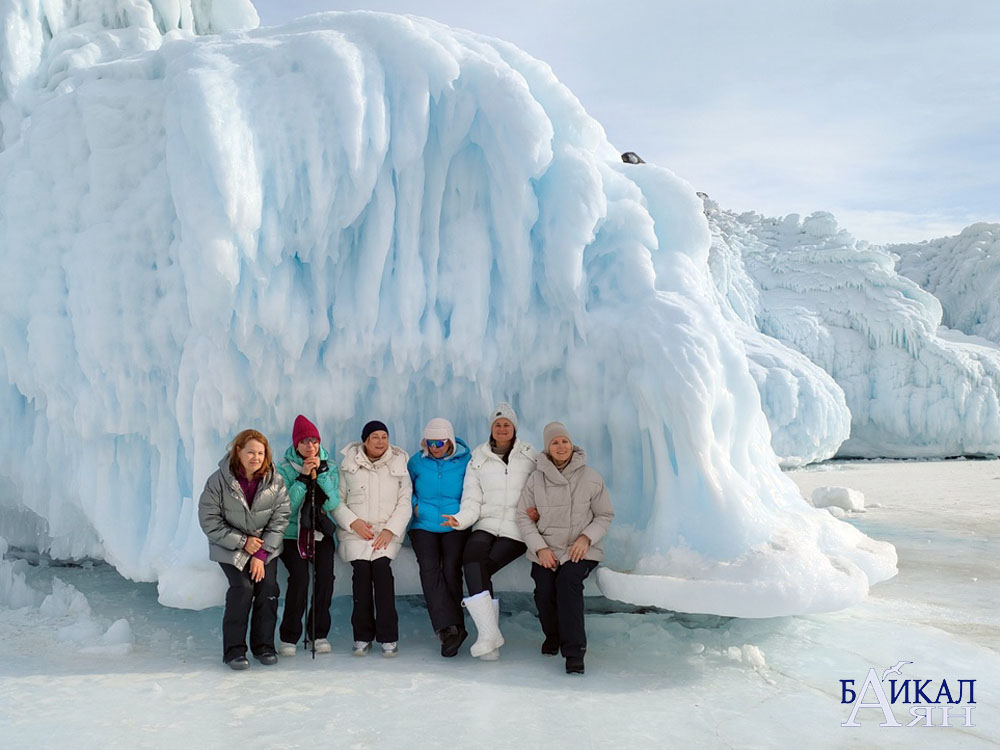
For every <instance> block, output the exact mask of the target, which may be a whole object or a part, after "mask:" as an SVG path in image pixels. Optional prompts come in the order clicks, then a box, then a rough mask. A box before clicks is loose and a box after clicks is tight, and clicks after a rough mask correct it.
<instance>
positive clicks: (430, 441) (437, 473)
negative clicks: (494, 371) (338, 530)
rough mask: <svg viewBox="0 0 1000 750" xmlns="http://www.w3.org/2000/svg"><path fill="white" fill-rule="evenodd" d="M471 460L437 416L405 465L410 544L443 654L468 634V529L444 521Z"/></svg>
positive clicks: (447, 424)
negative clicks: (465, 570) (465, 583)
mask: <svg viewBox="0 0 1000 750" xmlns="http://www.w3.org/2000/svg"><path fill="white" fill-rule="evenodd" d="M470 457H471V454H470V453H469V446H468V445H466V444H465V442H464V441H462V440H461V439H459V438H456V437H455V429H454V428H453V427H452V426H451V422H449V421H448V420H447V419H441V418H435V419H432V420H431V421H430V422H428V423H427V426H426V427H425V428H424V437H423V440H421V441H420V451H419V452H418V453H416V454H414V455H413V457H412V458H411V459H410V461H409V463H408V464H407V468H408V469H409V471H410V479H411V480H412V481H413V523H412V524H411V526H410V544H411V545H412V546H413V552H414V554H416V556H417V564H418V565H419V566H420V585H421V587H422V588H423V590H424V601H426V603H427V611H428V613H429V614H430V616H431V625H432V626H433V628H434V632H435V633H437V636H438V639H439V640H440V641H441V656H449V657H450V656H454V655H455V654H457V653H458V649H459V646H461V645H462V641H464V640H465V639H466V638H467V637H468V635H469V633H468V631H466V629H465V617H464V615H463V613H462V554H463V552H464V551H465V541H466V539H468V537H469V531H468V529H466V530H464V531H458V530H457V529H453V528H450V527H449V526H447V525H445V524H443V523H442V522H441V521H442V518H443V517H444V516H450V515H454V514H455V513H457V512H458V507H459V505H460V503H461V500H462V485H463V483H464V481H465V467H466V466H467V465H468V463H469V458H470Z"/></svg>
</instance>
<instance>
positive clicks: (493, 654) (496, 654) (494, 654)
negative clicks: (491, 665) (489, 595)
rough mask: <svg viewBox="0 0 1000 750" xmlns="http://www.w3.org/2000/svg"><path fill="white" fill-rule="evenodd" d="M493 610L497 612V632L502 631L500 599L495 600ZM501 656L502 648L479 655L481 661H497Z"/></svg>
mask: <svg viewBox="0 0 1000 750" xmlns="http://www.w3.org/2000/svg"><path fill="white" fill-rule="evenodd" d="M493 611H494V612H496V613H497V632H498V633H499V632H500V600H499V599H494V600H493ZM500 641H501V643H502V642H503V636H502V635H501V636H500ZM499 658H500V649H499V648H495V649H493V650H492V651H487V652H486V653H485V654H483V655H482V656H480V657H479V660H480V661H496V660H497V659H499Z"/></svg>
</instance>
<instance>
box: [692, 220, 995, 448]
mask: <svg viewBox="0 0 1000 750" xmlns="http://www.w3.org/2000/svg"><path fill="white" fill-rule="evenodd" d="M706 205H707V210H708V216H709V221H710V223H711V224H712V225H713V226H714V227H715V228H716V232H717V236H718V237H720V238H722V241H723V243H724V244H725V245H726V246H727V247H729V248H730V249H733V250H735V251H736V252H737V253H738V255H739V256H740V257H741V258H742V261H743V264H744V267H745V269H746V271H747V273H748V274H749V276H750V277H751V278H752V279H753V283H754V287H755V289H756V291H757V296H756V298H754V302H755V306H754V308H753V309H754V312H755V320H756V325H757V327H758V328H759V330H760V331H762V332H763V333H764V334H766V335H768V336H770V337H773V338H775V339H777V340H779V341H780V342H782V343H783V344H785V345H787V346H788V347H791V348H792V349H795V350H797V351H799V352H801V353H802V354H804V355H805V356H806V357H807V358H808V359H809V360H810V361H811V362H812V363H813V364H814V365H818V366H819V367H821V368H822V369H823V370H824V371H826V372H827V373H829V374H830V375H831V376H832V378H833V380H835V381H836V384H837V386H839V388H840V389H841V390H842V391H843V394H844V397H845V400H846V404H847V406H848V408H849V409H850V413H851V433H850V438H849V439H848V440H846V441H845V442H844V444H843V445H842V446H841V447H840V449H839V454H840V455H846V456H897V457H909V456H949V455H962V454H995V453H997V452H1000V403H998V392H997V387H996V383H998V382H1000V351H998V350H997V349H996V348H995V347H992V346H988V345H987V346H983V345H982V344H984V343H987V342H982V341H980V342H979V343H976V342H975V341H971V340H968V339H967V338H966V337H963V336H961V335H960V334H959V335H957V336H956V335H955V333H954V332H949V331H946V330H944V329H939V325H940V323H941V304H940V303H939V302H938V300H937V299H936V298H935V297H934V296H932V295H931V294H930V293H929V292H927V291H924V290H923V289H921V288H920V287H918V286H917V285H916V284H914V283H913V282H912V281H911V280H910V279H908V278H905V277H903V276H901V275H899V274H897V273H896V271H895V268H894V257H893V256H892V255H890V254H889V253H887V252H885V251H884V250H882V249H881V248H879V247H875V246H869V245H868V244H867V243H865V242H858V241H856V240H855V239H854V238H853V237H852V236H851V235H850V234H849V233H847V232H846V231H845V230H842V229H839V228H838V227H837V223H836V220H835V219H834V218H833V216H831V215H830V214H827V213H822V212H820V213H816V214H813V215H812V216H809V217H808V218H806V219H805V220H802V219H800V218H799V217H798V216H795V215H792V216H788V217H785V218H784V219H771V218H765V217H762V216H759V215H757V214H752V213H750V214H742V215H739V216H737V215H735V214H732V213H730V212H727V211H724V210H721V209H719V208H718V206H716V205H715V204H713V203H712V202H711V201H709V202H708V203H707V204H706ZM919 247H924V246H923V245H921V246H919ZM714 275H715V277H716V278H717V280H718V279H719V278H720V274H718V273H714ZM726 278H728V277H726ZM966 278H969V276H967V277H966ZM717 283H718V281H717ZM729 286H732V285H731V284H730V285H729ZM732 296H733V295H730V297H731V298H732ZM743 298H746V295H745V294H744V295H743ZM737 299H739V297H737ZM735 306H737V305H734V307H735ZM765 403H766V401H765Z"/></svg>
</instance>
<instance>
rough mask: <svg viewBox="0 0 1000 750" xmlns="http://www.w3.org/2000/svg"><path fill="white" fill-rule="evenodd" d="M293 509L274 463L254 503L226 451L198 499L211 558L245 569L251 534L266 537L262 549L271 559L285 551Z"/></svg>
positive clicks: (283, 481)
mask: <svg viewBox="0 0 1000 750" xmlns="http://www.w3.org/2000/svg"><path fill="white" fill-rule="evenodd" d="M291 512H292V509H291V505H289V502H288V492H287V491H286V490H285V480H283V479H282V478H281V475H280V474H279V473H278V472H277V471H275V470H274V467H273V466H272V467H271V470H270V471H269V472H268V473H267V474H265V475H264V477H263V478H262V479H261V480H260V484H259V485H258V487H257V494H256V496H255V497H254V500H253V506H252V507H251V506H250V505H248V504H247V499H246V498H245V497H244V496H243V488H242V487H240V483H239V481H238V480H237V479H236V477H235V476H233V472H232V471H230V469H229V454H226V455H225V456H224V457H223V459H222V460H221V461H220V462H219V470H218V471H216V472H215V473H214V474H212V476H210V477H209V478H208V481H207V482H205V489H204V491H202V493H201V498H200V499H199V500H198V522H199V523H200V524H201V530H202V531H204V532H205V535H206V536H207V537H208V559H209V560H214V561H215V562H222V563H229V564H230V565H235V566H236V567H237V568H239V569H240V570H243V568H245V567H246V564H247V562H248V561H249V560H250V553H248V552H247V551H246V550H245V549H243V545H244V544H246V543H247V538H248V537H251V536H256V537H260V538H261V539H262V540H263V541H264V544H263V546H262V549H263V550H264V551H265V552H267V562H269V563H270V562H271V561H272V560H274V559H276V558H277V556H278V555H279V554H280V553H281V544H282V538H283V537H284V535H285V528H286V527H287V526H288V519H289V517H290V516H291Z"/></svg>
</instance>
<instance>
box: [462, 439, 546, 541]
mask: <svg viewBox="0 0 1000 750" xmlns="http://www.w3.org/2000/svg"><path fill="white" fill-rule="evenodd" d="M537 460H538V451H536V450H535V449H534V448H532V447H531V446H530V445H528V444H527V443H525V442H523V441H521V440H515V441H514V447H513V448H512V449H511V451H510V458H509V459H508V463H506V464H505V463H504V462H503V459H502V458H500V456H498V455H497V454H496V453H494V452H493V449H492V448H491V447H490V444H489V443H488V442H486V443H483V444H482V445H478V446H476V449H475V450H474V451H472V458H471V459H470V460H469V468H468V469H466V471H465V484H464V485H463V487H462V505H461V507H460V508H459V511H458V513H456V514H455V518H456V519H457V520H458V528H460V529H467V528H469V526H472V525H473V524H475V526H473V528H474V529H475V530H476V531H488V532H489V533H490V534H493V535H494V536H505V537H507V538H509V539H516V540H517V541H519V542H520V541H522V540H521V531H520V530H519V529H518V528H517V522H516V520H515V519H516V515H517V513H516V511H517V501H518V499H519V498H520V497H521V489H522V488H523V487H524V483H525V482H527V481H528V477H529V476H531V473H532V472H533V471H534V470H535V466H536V462H537Z"/></svg>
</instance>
